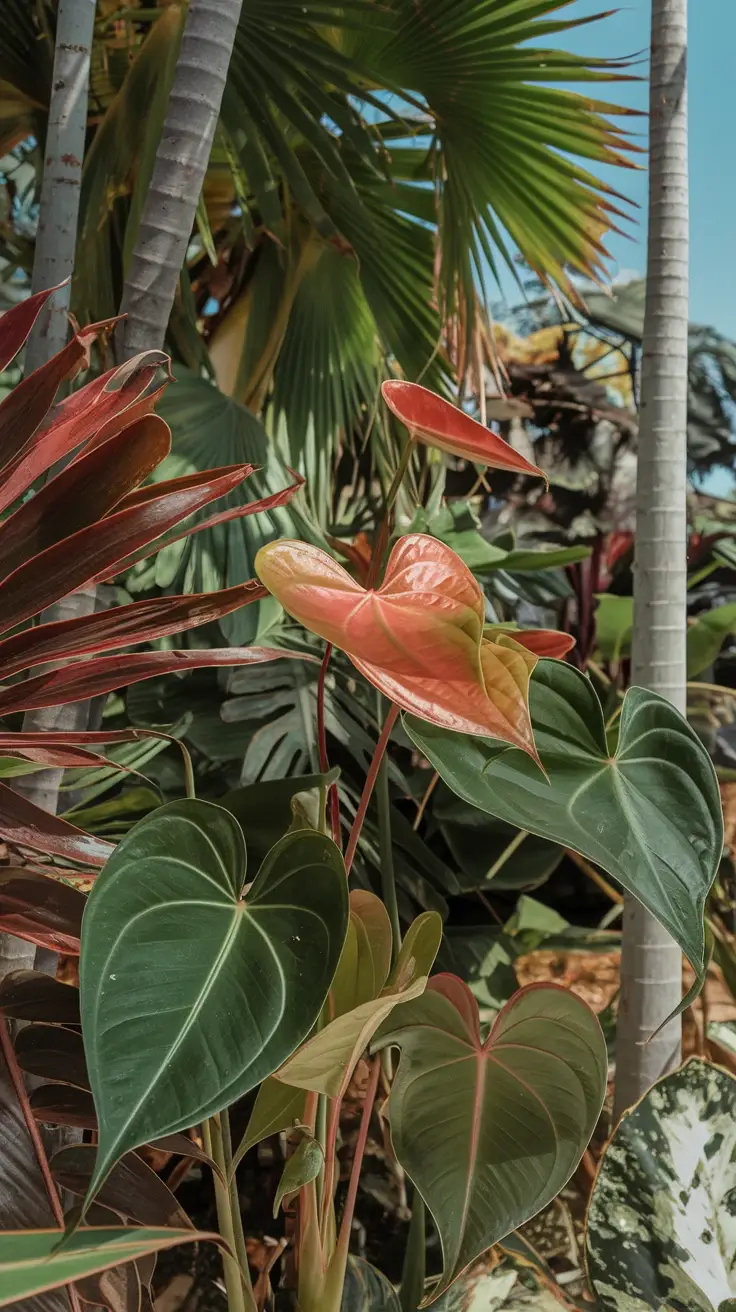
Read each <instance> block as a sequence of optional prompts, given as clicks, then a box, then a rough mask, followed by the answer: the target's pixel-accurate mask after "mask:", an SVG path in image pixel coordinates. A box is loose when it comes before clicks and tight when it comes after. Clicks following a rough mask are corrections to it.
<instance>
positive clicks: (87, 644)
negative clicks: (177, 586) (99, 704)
mask: <svg viewBox="0 0 736 1312" xmlns="http://www.w3.org/2000/svg"><path fill="white" fill-rule="evenodd" d="M1 540H2V539H1V537H0V541H1ZM267 595H268V594H267V591H266V589H265V588H264V587H263V585H262V584H261V583H259V582H258V580H257V579H250V580H249V581H248V582H247V583H238V584H236V585H235V587H232V588H223V589H222V591H220V592H204V593H201V594H194V595H191V596H186V597H153V598H151V599H150V600H147V601H136V602H133V603H132V604H131V605H129V606H116V607H114V608H113V609H112V610H107V611H101V612H99V613H97V614H95V615H82V616H79V617H78V618H77V619H73V620H57V621H56V622H55V623H53V624H41V625H38V626H36V627H33V628H30V629H24V630H23V631H22V632H21V633H16V634H13V636H12V637H10V638H6V639H5V641H4V642H0V679H8V678H10V676H11V675H12V674H16V673H17V672H18V671H19V670H26V669H30V668H31V667H32V666H34V665H44V664H45V665H52V664H58V663H60V662H62V661H66V660H69V659H71V658H72V657H75V656H86V655H91V654H93V653H100V652H104V651H114V650H115V649H116V648H118V647H129V646H134V645H135V644H136V643H139V642H154V641H156V640H157V639H158V638H166V637H169V636H170V635H171V634H173V633H183V632H184V630H186V629H192V628H196V626H197V625H199V624H211V623H212V622H213V621H214V620H218V619H221V618H222V616H223V615H229V614H231V613H232V611H234V610H239V609H240V608H241V606H248V605H250V603H251V602H253V601H259V600H260V599H261V598H262V597H265V596H267ZM86 668H87V667H86V666H85V669H86ZM64 741H65V742H68V741H69V739H68V737H66V736H65V738H64ZM100 741H103V739H101V740H100Z"/></svg>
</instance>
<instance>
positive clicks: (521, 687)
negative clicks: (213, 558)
mask: <svg viewBox="0 0 736 1312" xmlns="http://www.w3.org/2000/svg"><path fill="white" fill-rule="evenodd" d="M256 569H257V571H258V574H259V576H260V577H261V579H262V580H263V582H264V583H265V584H266V586H267V587H268V588H269V590H270V591H271V592H272V593H273V595H274V596H275V597H276V598H277V599H278V601H280V602H281V604H282V605H283V607H284V609H285V610H287V611H288V613H289V614H290V615H293V616H294V617H295V618H296V619H298V620H299V621H300V622H301V623H302V624H304V625H305V626H306V627H307V628H309V629H311V630H312V631H313V632H314V633H317V634H319V635H320V637H322V638H324V639H325V640H326V641H327V642H331V643H333V644H334V645H335V646H337V647H340V648H341V649H342V650H343V651H344V652H346V654H347V655H348V656H349V657H350V659H351V660H352V661H353V663H354V665H355V666H356V667H357V668H358V669H359V670H360V671H361V673H362V674H364V675H365V677H366V678H367V679H368V680H369V681H370V682H371V683H372V684H374V686H375V687H377V688H379V689H380V691H381V692H383V693H384V694H385V695H386V696H387V697H389V698H390V699H391V700H392V701H394V702H396V703H397V705H399V706H401V707H402V708H403V709H404V710H408V711H411V712H412V713H413V714H414V715H417V716H420V717H421V718H422V719H425V720H429V721H430V723H432V724H437V725H441V726H442V727H443V728H447V729H452V730H454V731H455V732H459V733H471V734H477V735H481V736H483V737H493V738H500V739H501V740H502V741H504V742H507V743H509V744H510V745H512V746H515V747H520V748H521V749H522V750H523V751H525V752H528V753H529V754H530V755H531V756H532V757H533V758H534V759H535V760H536V759H537V757H536V752H535V749H534V740H533V735H532V729H531V721H530V718H529V707H528V686H529V676H530V673H531V670H532V669H533V667H534V663H535V658H534V657H533V655H532V654H531V653H529V652H527V651H525V649H524V648H522V647H520V646H519V645H518V644H514V643H513V642H512V643H508V642H504V643H503V644H497V643H488V642H486V641H484V640H483V618H484V612H485V604H484V599H483V593H482V591H481V588H480V585H479V583H478V581H477V579H475V577H474V576H473V574H472V573H471V572H470V570H469V569H468V568H467V566H466V565H465V564H464V563H463V561H462V560H461V559H460V557H459V556H457V555H456V554H455V552H454V551H452V550H451V548H450V547H448V546H446V544H445V543H443V542H440V541H439V540H438V539H436V538H432V537H428V536H425V535H424V534H419V533H414V534H409V535H408V536H407V537H404V538H401V539H400V540H399V542H398V543H397V544H396V546H395V547H394V549H393V551H392V552H391V556H390V558H389V562H388V566H387V568H386V574H385V577H384V580H383V583H382V584H381V586H380V588H378V589H372V590H366V589H365V588H363V587H362V586H361V585H360V584H359V583H358V582H356V580H355V579H353V578H351V576H350V575H349V574H348V573H347V571H346V570H344V569H343V567H342V566H341V565H339V564H338V563H337V562H336V561H335V560H333V559H332V557H330V556H328V555H327V554H326V553H325V552H323V551H320V550H319V549H318V548H316V547H312V546H309V545H308V544H306V543H303V542H273V543H270V544H269V545H268V546H266V547H262V548H261V550H260V551H259V553H258V556H257V557H256Z"/></svg>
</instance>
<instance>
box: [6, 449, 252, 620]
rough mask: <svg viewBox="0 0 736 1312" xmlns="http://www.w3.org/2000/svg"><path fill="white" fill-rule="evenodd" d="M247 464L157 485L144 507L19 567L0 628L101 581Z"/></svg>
mask: <svg viewBox="0 0 736 1312" xmlns="http://www.w3.org/2000/svg"><path fill="white" fill-rule="evenodd" d="M250 470H251V466H250V465H232V466H230V467H228V468H225V469H215V470H213V469H208V470H205V472H204V473H201V474H196V475H195V476H194V477H193V478H192V479H188V480H187V484H188V486H187V487H186V488H184V487H177V488H176V489H175V490H173V491H172V490H171V488H170V487H167V485H166V483H163V484H159V485H158V489H157V491H158V496H156V497H153V498H151V500H150V501H147V502H146V503H145V504H144V505H141V506H132V507H131V508H130V509H129V510H119V511H115V513H114V514H112V515H108V516H107V518H106V519H103V520H101V521H100V522H99V523H98V524H91V525H90V526H89V528H85V529H82V530H81V531H80V532H79V533H74V534H72V536H71V537H68V538H66V539H65V541H64V542H62V543H59V544H56V545H54V546H53V547H51V548H50V549H49V550H47V551H42V552H41V553H40V554H39V555H37V556H35V557H34V558H33V559H32V560H30V561H28V562H27V563H26V564H24V565H21V566H20V567H19V568H18V569H16V570H15V571H14V573H13V574H11V575H10V576H9V577H8V578H6V579H5V580H4V581H3V582H2V583H1V584H0V616H2V628H3V631H5V632H7V630H8V629H11V628H15V626H16V625H17V624H22V623H23V621H24V620H27V619H30V618H31V616H32V615H38V614H39V612H40V611H42V610H43V609H44V608H45V607H46V606H48V605H50V604H51V602H53V601H56V600H57V599H58V598H59V597H64V596H66V595H67V594H68V593H70V592H75V591H76V589H77V588H81V587H82V586H83V585H84V584H85V583H90V582H91V581H92V580H93V579H96V578H98V577H104V575H105V574H107V573H109V572H110V571H111V570H113V568H114V567H115V566H116V565H118V564H119V562H120V561H121V560H124V559H125V558H126V556H129V555H130V554H131V553H132V552H133V551H135V550H137V549H138V548H139V547H141V546H143V545H144V544H145V543H148V542H152V541H153V540H154V539H155V538H157V537H160V536H161V534H162V533H165V532H166V531H167V530H168V529H169V528H171V527H173V525H174V524H178V523H179V522H180V520H182V519H184V518H185V516H187V515H191V514H194V512H195V511H197V510H201V509H202V507H203V506H206V505H208V504H209V502H210V501H215V500H216V499H217V498H218V497H221V496H224V495H226V494H227V493H228V492H232V491H233V489H234V488H236V487H237V486H238V485H239V484H240V483H242V481H243V479H244V478H245V477H247V474H248V473H249V472H250Z"/></svg>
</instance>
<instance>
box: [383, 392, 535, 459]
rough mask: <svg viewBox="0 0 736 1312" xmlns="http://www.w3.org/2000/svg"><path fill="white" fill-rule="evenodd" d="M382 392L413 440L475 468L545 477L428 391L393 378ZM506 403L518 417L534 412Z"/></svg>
mask: <svg viewBox="0 0 736 1312" xmlns="http://www.w3.org/2000/svg"><path fill="white" fill-rule="evenodd" d="M381 392H382V394H383V399H384V401H385V402H386V405H387V406H388V407H389V409H390V410H392V411H393V413H394V414H395V415H396V417H397V418H398V419H400V420H401V422H402V424H404V426H405V427H406V428H407V429H408V430H409V435H410V437H413V438H415V439H417V440H419V441H420V442H425V443H426V444H427V445H428V446H436V447H438V448H439V449H440V451H447V452H449V453H450V455H454V456H461V457H462V458H463V459H465V460H472V461H473V462H474V464H476V465H487V466H488V467H489V468H490V469H506V470H510V471H512V472H513V473H516V474H532V475H536V476H537V477H539V478H544V477H545V474H544V472H543V471H542V470H541V469H538V468H537V466H536V465H532V464H530V462H529V461H528V460H525V459H524V457H523V456H522V455H520V454H519V452H518V451H515V450H514V448H513V447H512V446H509V443H508V442H504V440H503V438H501V437H499V436H498V435H497V434H496V433H493V432H491V430H490V429H489V428H486V426H485V425H484V424H479V423H478V421H477V420H476V419H473V418H471V416H470V415H468V414H466V413H465V411H464V410H460V409H459V408H458V407H457V406H455V405H451V404H450V402H449V401H446V400H445V399H444V397H441V396H437V395H436V393H434V392H430V391H429V389H428V388H426V387H421V386H420V385H419V384H418V383H404V382H400V381H399V380H398V379H393V378H392V379H389V380H388V381H387V382H385V383H383V384H382V386H381ZM491 404H493V403H492V402H491ZM505 404H506V405H510V406H511V407H512V408H513V406H514V404H515V405H516V407H517V414H518V415H519V417H522V416H523V415H525V414H526V415H527V416H528V415H529V414H530V413H531V411H530V409H529V407H528V406H527V405H525V403H524V402H518V401H517V402H516V403H514V402H506V403H505ZM507 417H508V416H507Z"/></svg>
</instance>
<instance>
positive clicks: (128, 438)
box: [0, 415, 171, 577]
mask: <svg viewBox="0 0 736 1312" xmlns="http://www.w3.org/2000/svg"><path fill="white" fill-rule="evenodd" d="M170 447H171V432H170V429H169V426H168V424H165V423H164V421H163V419H159V417H158V415H146V416H145V418H143V419H139V420H138V421H137V422H136V423H134V424H131V425H130V427H129V428H126V429H124V430H123V432H121V433H118V434H117V436H116V437H111V438H110V439H109V441H107V442H105V443H104V445H103V446H100V447H96V448H95V449H94V450H93V451H91V452H90V453H89V454H88V455H85V456H84V457H83V458H82V459H81V460H77V461H75V463H74V464H73V465H69V466H68V467H67V468H66V469H64V470H62V472H61V473H60V474H57V476H56V478H54V479H52V480H51V482H50V483H47V484H46V486H45V487H44V488H42V489H41V491H40V492H37V493H36V495H35V496H34V497H31V498H30V500H28V501H26V502H24V503H23V504H22V505H21V506H19V507H18V509H17V510H16V511H15V513H14V514H12V515H11V516H10V517H9V518H8V519H6V520H5V522H4V523H3V524H0V575H2V576H4V577H6V576H7V575H8V574H10V573H12V571H13V570H14V569H17V568H18V567H19V566H20V565H22V564H23V562H24V561H25V560H28V558H29V557H31V556H35V555H37V554H38V553H39V552H41V551H44V550H48V549H49V548H51V547H52V546H53V545H54V543H58V542H62V541H63V540H64V539H65V538H69V537H71V535H72V534H73V533H77V532H79V531H80V530H81V529H83V528H87V527H88V526H89V525H90V524H96V523H97V522H98V521H99V520H100V519H101V518H102V517H103V516H104V515H107V514H108V513H109V512H110V511H112V510H113V509H114V508H115V507H116V506H117V505H118V503H119V502H121V501H122V500H123V498H124V497H125V496H126V495H127V494H128V492H129V491H130V489H131V488H134V487H137V486H138V484H139V483H141V482H142V481H143V479H144V478H147V477H148V475H149V474H151V473H153V471H154V469H156V467H157V466H158V465H159V464H160V463H161V461H162V460H163V459H164V458H165V456H167V455H168V453H169V450H170Z"/></svg>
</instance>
